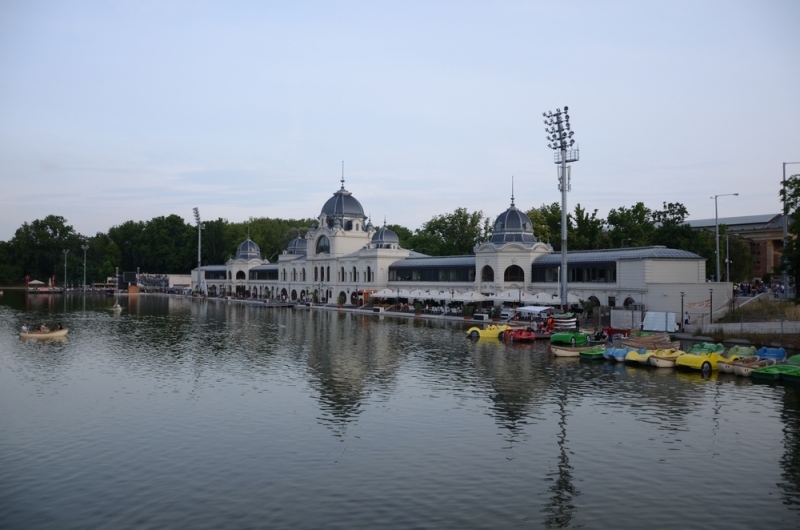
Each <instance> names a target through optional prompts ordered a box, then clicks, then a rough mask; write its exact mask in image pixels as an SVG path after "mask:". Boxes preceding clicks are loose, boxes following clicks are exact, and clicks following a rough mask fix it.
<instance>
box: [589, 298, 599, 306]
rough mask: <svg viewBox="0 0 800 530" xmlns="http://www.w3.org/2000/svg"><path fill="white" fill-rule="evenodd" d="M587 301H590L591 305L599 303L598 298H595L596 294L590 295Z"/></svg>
mask: <svg viewBox="0 0 800 530" xmlns="http://www.w3.org/2000/svg"><path fill="white" fill-rule="evenodd" d="M589 302H591V303H592V305H593V306H597V305H600V299H599V298H597V297H596V296H590V297H589Z"/></svg>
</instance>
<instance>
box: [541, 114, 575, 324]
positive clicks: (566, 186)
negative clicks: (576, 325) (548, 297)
mask: <svg viewBox="0 0 800 530" xmlns="http://www.w3.org/2000/svg"><path fill="white" fill-rule="evenodd" d="M567 111H569V107H564V110H563V111H562V110H561V109H560V108H558V109H556V111H555V112H552V111H547V112H543V113H542V116H544V118H545V119H544V125H545V129H544V130H545V132H547V141H548V142H550V143H549V144H547V147H549V148H550V149H552V150H553V151H555V156H554V158H553V161H554V162H555V163H556V164H557V165H559V166H560V167H559V172H558V173H559V174H558V189H559V190H561V271H562V273H561V282H560V283H561V305H562V308H563V310H564V311H565V312H566V311H567V309H568V308H569V304H568V303H567V276H568V272H569V271H568V269H567V192H568V191H570V190H571V188H572V184H571V175H570V174H569V171H570V170H571V169H572V168H571V166H567V163H568V162H577V161H578V160H579V159H580V152H579V150H578V149H572V146H573V145H574V144H575V140H573V139H572V135H573V134H574V133H573V132H572V131H571V130H570V126H569V114H567Z"/></svg>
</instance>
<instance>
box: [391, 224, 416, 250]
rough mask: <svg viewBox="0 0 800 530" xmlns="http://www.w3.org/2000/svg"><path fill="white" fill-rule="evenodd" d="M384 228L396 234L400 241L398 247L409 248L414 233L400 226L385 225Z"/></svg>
mask: <svg viewBox="0 0 800 530" xmlns="http://www.w3.org/2000/svg"><path fill="white" fill-rule="evenodd" d="M386 228H388V229H389V230H391V231H392V232H394V233H395V234H397V238H398V239H399V240H400V246H401V247H403V248H411V246H410V245H411V240H412V239H413V237H414V232H412V231H411V230H409V229H408V228H406V227H405V226H401V225H386Z"/></svg>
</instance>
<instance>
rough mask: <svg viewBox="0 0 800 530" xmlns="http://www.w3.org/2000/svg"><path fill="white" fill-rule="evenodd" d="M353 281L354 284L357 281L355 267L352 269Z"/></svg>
mask: <svg viewBox="0 0 800 530" xmlns="http://www.w3.org/2000/svg"><path fill="white" fill-rule="evenodd" d="M353 281H354V282H357V281H358V271H357V270H356V268H355V267H353Z"/></svg>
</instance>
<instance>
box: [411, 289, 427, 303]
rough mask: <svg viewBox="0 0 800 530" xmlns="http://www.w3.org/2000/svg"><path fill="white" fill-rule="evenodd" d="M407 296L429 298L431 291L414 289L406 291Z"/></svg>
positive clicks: (421, 298)
mask: <svg viewBox="0 0 800 530" xmlns="http://www.w3.org/2000/svg"><path fill="white" fill-rule="evenodd" d="M408 297H409V298H413V299H415V300H430V299H431V293H430V292H429V291H423V290H422V289H414V290H412V291H411V292H409V293H408Z"/></svg>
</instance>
